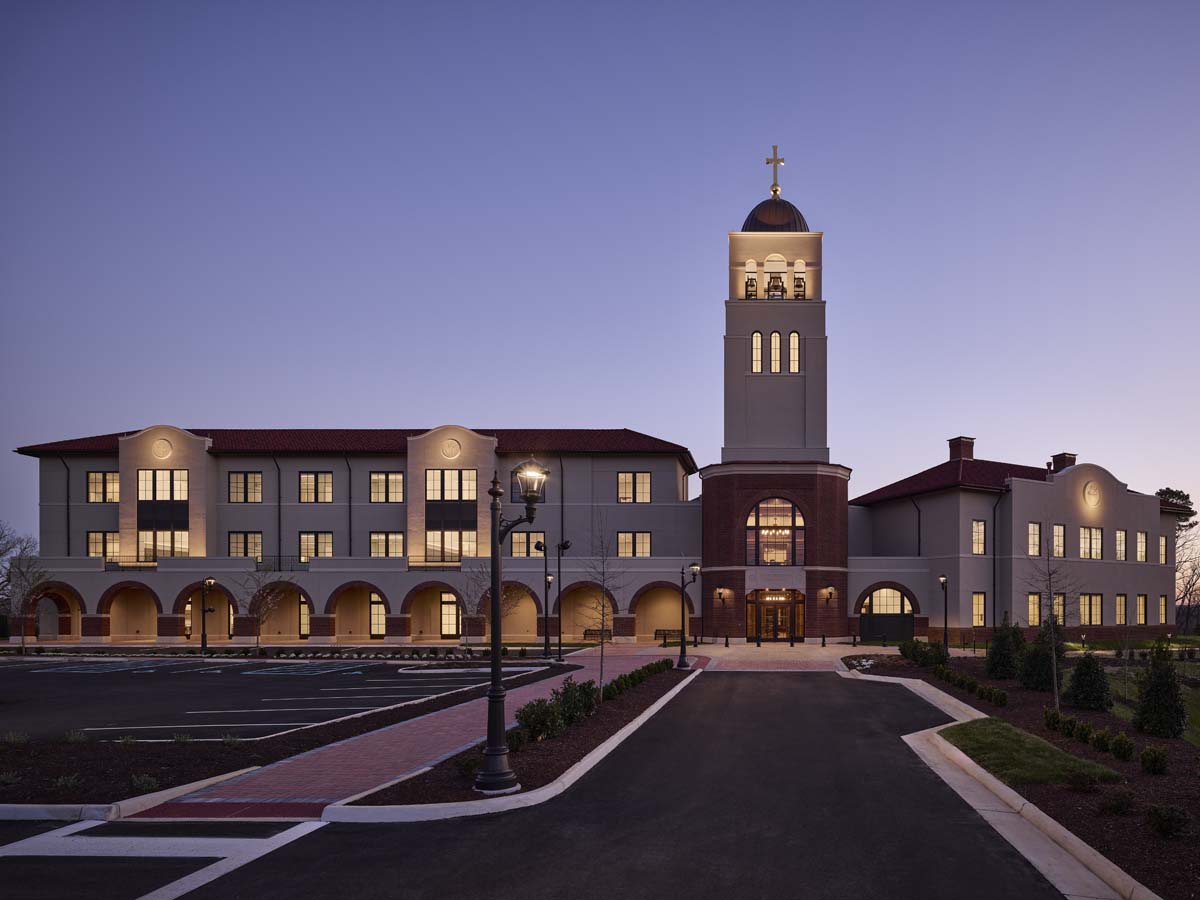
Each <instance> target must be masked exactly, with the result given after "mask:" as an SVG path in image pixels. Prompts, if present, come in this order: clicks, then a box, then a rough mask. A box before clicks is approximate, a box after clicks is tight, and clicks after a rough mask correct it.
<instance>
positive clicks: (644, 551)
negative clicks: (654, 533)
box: [617, 531, 650, 557]
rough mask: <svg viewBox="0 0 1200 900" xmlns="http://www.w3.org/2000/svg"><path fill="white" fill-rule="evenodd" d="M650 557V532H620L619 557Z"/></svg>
mask: <svg viewBox="0 0 1200 900" xmlns="http://www.w3.org/2000/svg"><path fill="white" fill-rule="evenodd" d="M649 555H650V532H648V531H618V532H617V556H624V557H646V556H649Z"/></svg>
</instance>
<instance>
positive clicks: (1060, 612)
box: [1053, 594, 1067, 625]
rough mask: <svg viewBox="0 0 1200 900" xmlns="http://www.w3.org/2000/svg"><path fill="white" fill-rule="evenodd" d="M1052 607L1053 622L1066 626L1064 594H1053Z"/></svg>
mask: <svg viewBox="0 0 1200 900" xmlns="http://www.w3.org/2000/svg"><path fill="white" fill-rule="evenodd" d="M1053 606H1054V609H1053V614H1054V621H1055V622H1056V623H1057V624H1059V625H1066V624H1067V595H1066V594H1055V595H1054V604H1053Z"/></svg>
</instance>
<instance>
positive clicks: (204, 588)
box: [200, 577, 217, 656]
mask: <svg viewBox="0 0 1200 900" xmlns="http://www.w3.org/2000/svg"><path fill="white" fill-rule="evenodd" d="M216 584H217V580H216V579H215V578H212V577H209V578H205V579H204V580H203V581H202V582H200V655H201V656H203V655H204V654H205V653H207V652H208V614H209V613H210V612H216V609H215V608H213V607H210V606H209V605H208V592H209V591H211V590H212V589H213V588H214V587H215V586H216Z"/></svg>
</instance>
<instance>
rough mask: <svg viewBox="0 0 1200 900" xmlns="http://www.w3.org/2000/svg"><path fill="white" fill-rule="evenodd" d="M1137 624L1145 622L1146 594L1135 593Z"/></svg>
mask: <svg viewBox="0 0 1200 900" xmlns="http://www.w3.org/2000/svg"><path fill="white" fill-rule="evenodd" d="M1137 624H1138V625H1145V624H1146V595H1145V594H1138V595H1137Z"/></svg>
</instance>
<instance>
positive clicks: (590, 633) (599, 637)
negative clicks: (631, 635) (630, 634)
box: [583, 628, 612, 641]
mask: <svg viewBox="0 0 1200 900" xmlns="http://www.w3.org/2000/svg"><path fill="white" fill-rule="evenodd" d="M583 639H584V640H585V641H611V640H612V629H611V628H604V629H600V628H585V629H583Z"/></svg>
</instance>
